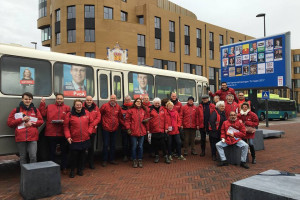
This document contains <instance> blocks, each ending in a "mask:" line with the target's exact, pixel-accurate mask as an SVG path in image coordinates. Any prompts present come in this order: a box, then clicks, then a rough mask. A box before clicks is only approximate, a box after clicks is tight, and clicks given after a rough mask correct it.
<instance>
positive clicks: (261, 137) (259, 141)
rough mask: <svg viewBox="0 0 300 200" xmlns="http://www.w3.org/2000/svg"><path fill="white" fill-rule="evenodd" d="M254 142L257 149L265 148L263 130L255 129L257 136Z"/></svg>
mask: <svg viewBox="0 0 300 200" xmlns="http://www.w3.org/2000/svg"><path fill="white" fill-rule="evenodd" d="M253 143H254V149H255V151H260V150H264V149H265V144H264V135H263V130H261V129H257V130H256V131H255V137H254V140H253Z"/></svg>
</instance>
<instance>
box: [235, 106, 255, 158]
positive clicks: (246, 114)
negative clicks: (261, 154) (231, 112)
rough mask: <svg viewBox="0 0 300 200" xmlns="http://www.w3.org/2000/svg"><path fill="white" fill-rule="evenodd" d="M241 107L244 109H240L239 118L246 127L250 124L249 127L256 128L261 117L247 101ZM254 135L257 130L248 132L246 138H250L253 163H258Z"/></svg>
mask: <svg viewBox="0 0 300 200" xmlns="http://www.w3.org/2000/svg"><path fill="white" fill-rule="evenodd" d="M241 108H242V110H241V111H240V113H239V114H238V116H237V118H238V120H240V122H242V123H243V124H245V126H246V127H247V126H248V127H252V128H253V129H255V128H256V127H257V126H258V124H259V119H258V117H257V115H256V114H255V113H254V112H252V111H251V110H250V105H249V104H248V103H247V102H244V103H243V104H242V106H241ZM254 137H255V131H253V132H250V133H248V132H246V136H245V137H244V139H246V140H249V147H250V152H251V157H252V164H256V158H255V149H254V143H253V140H254Z"/></svg>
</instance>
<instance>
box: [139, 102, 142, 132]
mask: <svg viewBox="0 0 300 200" xmlns="http://www.w3.org/2000/svg"><path fill="white" fill-rule="evenodd" d="M138 116H139V125H140V126H139V127H140V136H142V127H141V126H142V125H141V116H140V109H139V108H138Z"/></svg>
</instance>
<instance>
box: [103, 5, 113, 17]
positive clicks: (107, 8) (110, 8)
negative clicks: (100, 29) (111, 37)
mask: <svg viewBox="0 0 300 200" xmlns="http://www.w3.org/2000/svg"><path fill="white" fill-rule="evenodd" d="M106 10H107V11H108V13H106V12H105V11H106ZM110 11H111V13H110ZM106 14H108V18H105V16H106ZM110 14H111V18H110ZM103 19H108V20H113V19H114V9H113V8H112V7H108V6H104V7H103Z"/></svg>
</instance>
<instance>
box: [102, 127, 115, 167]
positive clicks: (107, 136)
mask: <svg viewBox="0 0 300 200" xmlns="http://www.w3.org/2000/svg"><path fill="white" fill-rule="evenodd" d="M116 135H117V131H114V132H108V131H105V130H103V131H102V138H103V150H102V155H103V161H108V160H109V161H113V160H115V150H116ZM108 147H109V159H108Z"/></svg>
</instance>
